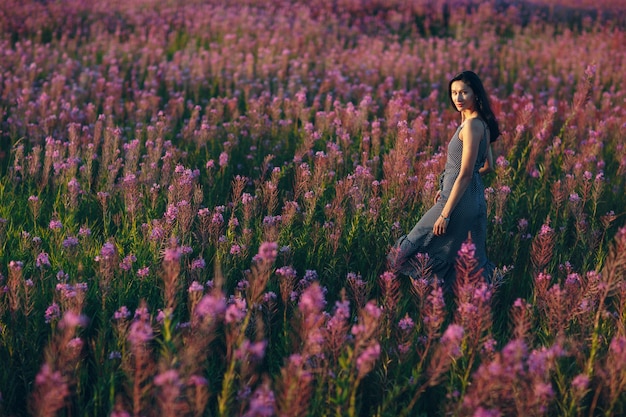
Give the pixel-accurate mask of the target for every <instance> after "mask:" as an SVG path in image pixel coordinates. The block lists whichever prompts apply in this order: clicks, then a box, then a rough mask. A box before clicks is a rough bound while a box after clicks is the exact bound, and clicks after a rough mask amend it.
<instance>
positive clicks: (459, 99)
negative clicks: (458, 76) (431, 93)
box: [450, 81, 476, 111]
mask: <svg viewBox="0 0 626 417" xmlns="http://www.w3.org/2000/svg"><path fill="white" fill-rule="evenodd" d="M450 96H451V98H452V102H453V103H454V105H455V106H456V109H457V110H458V111H473V110H474V108H475V106H476V96H475V95H474V90H472V87H470V86H469V85H467V84H465V83H464V82H463V81H454V82H453V83H452V85H451V88H450Z"/></svg>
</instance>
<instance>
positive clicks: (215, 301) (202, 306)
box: [194, 294, 232, 318]
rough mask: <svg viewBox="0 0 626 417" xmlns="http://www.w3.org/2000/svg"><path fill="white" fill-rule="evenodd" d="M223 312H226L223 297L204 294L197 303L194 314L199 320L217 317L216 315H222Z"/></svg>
mask: <svg viewBox="0 0 626 417" xmlns="http://www.w3.org/2000/svg"><path fill="white" fill-rule="evenodd" d="M224 311H226V301H225V300H224V298H223V297H218V296H215V295H213V294H206V295H205V296H203V297H202V298H201V299H200V301H199V302H198V305H197V306H196V309H195V311H194V314H195V315H196V316H199V317H200V318H204V317H217V316H218V315H220V314H223V313H224ZM231 314H232V312H231Z"/></svg>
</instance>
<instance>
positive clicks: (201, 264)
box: [191, 258, 206, 270]
mask: <svg viewBox="0 0 626 417" xmlns="http://www.w3.org/2000/svg"><path fill="white" fill-rule="evenodd" d="M205 267H206V262H205V261H204V259H203V258H198V259H194V260H193V261H192V262H191V269H192V270H194V269H204V268H205Z"/></svg>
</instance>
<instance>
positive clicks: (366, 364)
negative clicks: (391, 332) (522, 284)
mask: <svg viewBox="0 0 626 417" xmlns="http://www.w3.org/2000/svg"><path fill="white" fill-rule="evenodd" d="M379 357H380V344H378V342H376V343H374V344H372V345H370V346H368V347H367V348H365V350H363V352H362V353H361V354H360V355H359V357H358V358H357V360H356V369H357V371H358V372H359V377H360V378H362V377H364V376H365V375H367V374H368V373H369V372H370V371H371V370H372V369H373V368H374V364H375V363H376V361H377V360H378V358H379Z"/></svg>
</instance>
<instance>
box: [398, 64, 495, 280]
mask: <svg viewBox="0 0 626 417" xmlns="http://www.w3.org/2000/svg"><path fill="white" fill-rule="evenodd" d="M448 94H449V97H450V101H451V102H452V105H453V106H454V107H455V108H456V110H457V111H458V112H459V113H461V124H460V126H459V127H458V128H457V130H456V132H455V133H454V135H453V136H452V139H451V140H450V142H449V144H448V155H447V160H446V167H445V171H444V174H443V178H442V179H441V181H440V190H439V191H438V192H437V196H436V197H435V205H434V206H433V207H432V208H431V209H430V210H428V211H427V212H426V214H424V216H423V217H422V218H421V219H420V220H419V222H418V223H417V224H416V225H415V227H413V230H411V232H410V233H409V234H408V235H405V236H402V237H401V238H400V239H399V240H398V241H397V242H396V244H395V246H394V248H393V249H392V250H391V252H390V254H389V256H388V260H389V263H390V267H391V269H392V270H395V271H397V272H399V273H402V274H405V275H409V276H411V275H413V276H414V275H415V274H416V273H417V268H416V266H417V264H416V262H415V261H414V257H415V255H416V254H418V253H423V254H427V255H428V259H429V265H430V267H431V268H432V269H431V271H432V273H433V274H434V275H435V276H437V278H438V279H439V280H443V285H444V287H446V288H450V287H451V286H452V285H453V283H454V275H455V263H456V257H457V253H458V251H459V249H460V248H461V244H462V243H463V242H465V241H466V240H467V239H468V236H471V239H472V242H473V243H474V245H475V246H476V253H475V256H476V259H477V261H478V265H479V268H482V270H483V276H484V277H485V279H487V280H490V279H491V276H492V274H493V270H494V267H493V265H492V264H491V262H489V260H488V259H487V253H486V233H487V205H486V202H485V195H484V187H483V182H482V179H481V177H480V174H481V173H484V172H488V171H489V170H490V169H491V167H493V159H492V156H491V146H490V143H491V142H493V141H495V140H496V139H497V138H498V136H500V129H499V128H498V122H497V120H496V118H495V116H494V114H493V111H492V110H491V106H490V105H489V99H488V96H487V93H486V92H485V88H484V87H483V83H482V82H481V81H480V78H478V76H477V75H476V74H475V73H474V72H472V71H463V72H461V73H460V74H458V75H456V76H455V77H454V78H453V79H452V80H450V83H449V85H448Z"/></svg>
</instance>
